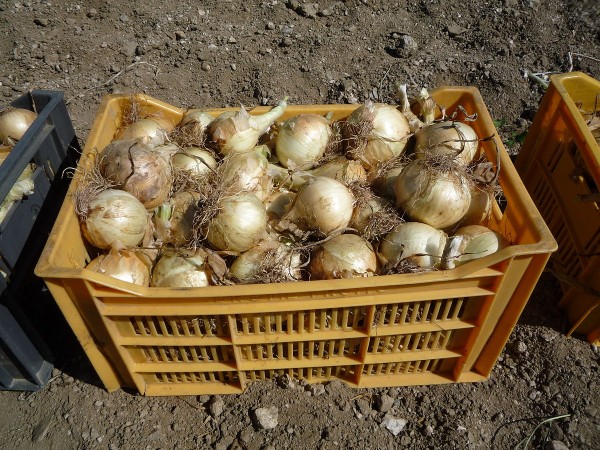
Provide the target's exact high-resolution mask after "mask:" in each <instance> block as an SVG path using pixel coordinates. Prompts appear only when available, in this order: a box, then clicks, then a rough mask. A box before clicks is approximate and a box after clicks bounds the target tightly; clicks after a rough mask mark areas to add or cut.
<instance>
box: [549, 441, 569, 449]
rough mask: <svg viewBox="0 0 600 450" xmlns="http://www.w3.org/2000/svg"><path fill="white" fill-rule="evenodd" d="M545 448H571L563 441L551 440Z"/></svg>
mask: <svg viewBox="0 0 600 450" xmlns="http://www.w3.org/2000/svg"><path fill="white" fill-rule="evenodd" d="M544 450H569V447H567V446H566V445H565V443H564V442H562V441H550V442H547V443H546V446H545V447H544Z"/></svg>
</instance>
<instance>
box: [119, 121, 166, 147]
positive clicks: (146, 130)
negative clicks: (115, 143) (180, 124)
mask: <svg viewBox="0 0 600 450" xmlns="http://www.w3.org/2000/svg"><path fill="white" fill-rule="evenodd" d="M173 128H174V125H173V124H172V123H171V122H169V121H167V120H165V119H161V118H160V117H147V118H145V119H140V120H138V121H136V122H133V123H132V124H131V125H129V126H127V127H126V128H125V129H123V130H122V131H121V132H120V133H119V135H118V136H117V138H116V139H115V140H119V141H126V140H129V139H143V140H144V141H146V143H147V144H148V145H150V146H151V147H155V146H157V145H163V144H164V143H165V142H166V141H167V139H168V137H169V133H170V132H171V131H173Z"/></svg>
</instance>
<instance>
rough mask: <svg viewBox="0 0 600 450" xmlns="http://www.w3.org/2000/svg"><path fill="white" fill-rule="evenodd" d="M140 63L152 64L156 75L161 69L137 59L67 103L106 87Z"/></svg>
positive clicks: (66, 102) (67, 101)
mask: <svg viewBox="0 0 600 450" xmlns="http://www.w3.org/2000/svg"><path fill="white" fill-rule="evenodd" d="M138 64H148V65H149V66H151V67H152V68H154V76H156V75H158V70H159V69H158V68H157V67H156V66H155V65H154V64H150V63H148V62H146V61H136V62H134V63H131V64H129V65H128V66H127V67H125V68H124V69H121V70H120V71H119V72H117V73H116V74H114V75H113V76H112V77H110V78H109V79H108V80H106V81H105V82H104V83H101V84H97V85H96V86H92V87H91V88H88V89H85V90H84V91H82V92H80V93H79V94H76V95H74V96H73V97H71V98H69V99H68V100H66V101H65V104H66V105H68V104H69V103H71V101H73V100H74V99H76V98H81V97H83V96H85V95H86V94H87V93H88V92H91V91H94V90H96V89H100V88H101V87H104V86H108V85H109V84H110V83H112V82H113V81H115V80H116V79H117V78H118V77H120V76H121V75H123V74H124V73H125V72H128V71H129V70H131V69H133V68H134V67H135V66H137V65H138Z"/></svg>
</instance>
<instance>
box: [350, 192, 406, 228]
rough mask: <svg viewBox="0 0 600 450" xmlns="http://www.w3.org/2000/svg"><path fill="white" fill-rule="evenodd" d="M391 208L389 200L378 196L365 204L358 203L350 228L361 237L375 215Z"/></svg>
mask: <svg viewBox="0 0 600 450" xmlns="http://www.w3.org/2000/svg"><path fill="white" fill-rule="evenodd" d="M391 207H392V204H391V203H390V202H389V201H388V200H386V199H385V198H381V197H376V196H373V197H372V198H369V199H368V200H366V201H364V202H357V204H356V206H355V207H354V213H353V214H352V220H351V221H350V228H354V229H355V230H356V231H358V232H359V233H360V234H361V235H364V233H365V231H366V230H367V227H368V226H369V223H370V221H371V218H372V217H373V215H374V214H376V213H378V212H381V211H383V210H384V209H386V208H391ZM399 220H400V219H399Z"/></svg>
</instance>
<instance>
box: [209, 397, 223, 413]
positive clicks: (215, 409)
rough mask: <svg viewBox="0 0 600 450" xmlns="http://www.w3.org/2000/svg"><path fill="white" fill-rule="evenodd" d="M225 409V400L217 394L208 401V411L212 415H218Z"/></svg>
mask: <svg viewBox="0 0 600 450" xmlns="http://www.w3.org/2000/svg"><path fill="white" fill-rule="evenodd" d="M224 410H225V402H223V399H222V398H221V397H219V396H218V395H215V396H214V397H213V398H212V399H211V400H210V402H209V403H208V413H209V414H210V415H211V416H213V417H219V416H220V415H221V414H223V411H224Z"/></svg>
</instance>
